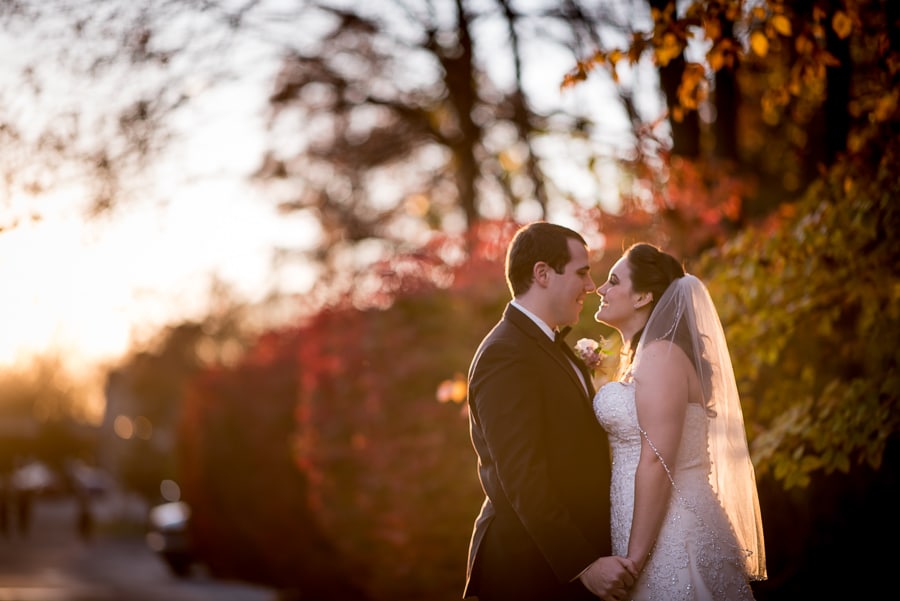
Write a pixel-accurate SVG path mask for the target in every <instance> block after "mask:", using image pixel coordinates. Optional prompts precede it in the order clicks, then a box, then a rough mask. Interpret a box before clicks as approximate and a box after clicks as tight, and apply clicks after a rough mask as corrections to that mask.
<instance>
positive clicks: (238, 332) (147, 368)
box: [101, 289, 252, 502]
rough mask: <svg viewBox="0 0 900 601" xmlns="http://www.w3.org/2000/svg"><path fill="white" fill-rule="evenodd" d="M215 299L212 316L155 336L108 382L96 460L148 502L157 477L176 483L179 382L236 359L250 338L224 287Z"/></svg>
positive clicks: (242, 312)
mask: <svg viewBox="0 0 900 601" xmlns="http://www.w3.org/2000/svg"><path fill="white" fill-rule="evenodd" d="M214 294H218V295H219V300H220V302H221V303H222V304H221V306H220V310H219V311H218V312H216V313H212V314H210V315H208V316H206V317H205V318H204V319H202V320H200V321H189V322H182V323H177V324H173V325H171V326H169V327H166V328H164V329H163V330H161V331H160V332H157V334H156V336H155V337H154V338H153V339H151V340H148V341H147V342H145V343H144V348H143V349H142V350H139V349H135V350H134V351H133V353H132V355H131V356H129V357H127V358H125V359H123V361H122V363H121V365H120V366H119V367H118V368H116V369H115V370H113V371H111V373H110V375H109V377H108V383H107V393H106V414H105V417H104V425H103V437H102V441H101V446H102V448H103V451H102V453H103V461H104V463H105V464H106V467H108V468H109V469H110V470H111V471H113V472H114V473H115V475H116V476H117V477H118V478H119V479H120V481H121V482H122V484H123V485H124V487H125V488H127V489H128V490H131V491H134V492H136V493H138V494H140V495H141V496H143V497H144V498H145V499H147V500H148V501H149V502H158V501H160V500H162V497H161V493H160V483H161V481H162V480H163V479H172V480H175V481H176V482H177V481H178V480H179V479H180V466H179V464H178V460H177V457H176V446H177V440H176V434H177V430H178V427H179V424H180V422H181V413H182V410H183V400H184V390H185V386H186V383H187V382H188V381H189V380H190V379H191V378H192V377H194V376H195V375H196V374H197V373H198V372H200V371H201V370H202V369H204V368H206V367H207V366H211V365H218V366H227V365H231V364H233V363H235V362H237V361H238V360H240V358H241V356H242V355H243V353H244V351H245V349H246V346H247V344H248V341H249V340H250V339H251V333H250V331H249V330H248V327H249V326H248V324H249V323H251V322H252V320H251V319H249V318H248V315H247V314H248V310H247V308H246V307H244V306H242V305H239V304H230V305H229V304H228V301H227V295H228V292H227V290H225V289H220V290H219V291H218V292H217V293H214ZM223 295H224V296H223Z"/></svg>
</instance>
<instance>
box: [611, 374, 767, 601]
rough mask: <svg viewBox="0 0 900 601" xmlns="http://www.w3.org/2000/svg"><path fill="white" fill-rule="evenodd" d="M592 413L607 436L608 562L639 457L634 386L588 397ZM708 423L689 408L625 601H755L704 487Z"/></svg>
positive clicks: (619, 541)
mask: <svg viewBox="0 0 900 601" xmlns="http://www.w3.org/2000/svg"><path fill="white" fill-rule="evenodd" d="M594 412H595V414H596V415H597V419H598V420H599V421H600V423H601V424H602V425H603V428H604V429H605V430H606V431H607V432H608V434H609V441H610V446H611V448H612V486H611V490H610V501H611V503H612V518H611V521H612V547H613V554H615V555H620V556H624V555H626V553H627V551H628V536H629V532H630V530H631V519H632V511H633V509H634V474H635V471H636V469H637V464H638V459H639V457H640V452H641V432H640V430H639V429H638V421H637V413H636V409H635V403H634V384H633V383H630V382H629V383H623V382H610V383H608V384H606V385H604V386H603V387H602V388H601V389H600V390H599V391H598V392H597V395H596V396H595V397H594ZM709 419H710V418H708V417H707V415H706V411H705V409H704V408H703V407H702V406H700V405H698V404H696V403H691V404H689V405H688V409H687V414H686V416H685V423H684V431H683V435H682V439H681V444H680V446H679V449H678V459H677V464H676V465H675V466H667V468H668V470H669V474H670V476H671V479H672V481H673V490H672V495H671V497H670V500H669V507H668V509H667V513H666V517H665V520H664V523H663V526H662V528H661V530H660V532H659V536H658V538H657V540H656V545H655V546H654V548H653V552H652V553H651V555H650V559H649V560H648V561H647V563H646V565H645V566H644V570H643V571H642V572H641V574H640V577H639V578H638V580H637V582H636V583H635V585H634V587H633V588H632V590H631V596H629V597H628V598H629V599H633V600H635V601H639V600H648V601H649V600H658V601H677V600H685V601H687V600H691V601H701V600H703V601H706V600H721V601H740V600H744V599H753V593H752V591H751V589H750V587H749V585H748V582H747V579H746V578H745V576H744V573H743V570H742V568H741V566H742V564H743V559H742V557H741V552H740V550H739V549H738V545H737V543H736V542H735V537H734V534H733V530H732V529H731V527H730V526H729V523H728V521H727V519H726V516H725V513H724V511H723V509H722V506H721V505H720V504H719V502H718V500H717V498H716V496H715V493H714V492H713V489H712V487H711V485H710V482H709V473H710V462H709V453H708V452H707V428H708V426H709V424H708V421H709ZM713 419H714V418H713ZM651 442H652V441H651Z"/></svg>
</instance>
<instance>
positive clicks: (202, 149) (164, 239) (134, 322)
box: [0, 31, 627, 366]
mask: <svg viewBox="0 0 900 601" xmlns="http://www.w3.org/2000/svg"><path fill="white" fill-rule="evenodd" d="M17 35H18V36H20V37H21V36H23V35H28V34H27V31H22V32H18V33H10V32H0V51H4V53H5V54H6V52H5V51H6V50H9V49H12V48H16V47H21V45H22V40H21V39H17V37H16V36H17ZM248 56H252V54H249V55H248ZM541 60H542V62H541V64H542V67H541V68H539V69H537V70H534V69H533V70H530V71H529V72H528V73H527V81H526V84H527V87H529V88H530V89H531V90H532V91H533V98H532V101H533V102H536V103H537V105H538V106H537V108H538V109H540V110H551V109H552V108H555V107H565V108H569V109H573V108H574V109H576V110H589V111H596V112H597V113H598V115H599V118H601V119H606V120H607V121H609V122H611V123H615V122H616V120H617V119H618V118H620V117H619V116H618V115H616V114H612V113H611V111H610V110H609V107H615V106H616V103H615V101H614V100H613V99H612V98H610V97H609V94H611V93H612V92H611V89H610V88H609V87H604V86H603V84H602V83H598V82H594V81H589V82H587V83H585V84H584V85H581V86H578V87H577V88H576V89H574V90H567V91H560V89H559V83H560V82H561V81H562V77H563V75H564V74H565V72H566V71H568V70H569V69H570V68H571V66H572V63H571V57H568V56H563V55H560V56H554V55H552V53H545V54H544V55H542V57H541ZM6 64H7V67H5V69H6V70H7V72H6V73H4V72H3V70H2V69H0V80H2V78H4V77H10V76H12V75H14V69H15V68H16V67H17V65H15V63H6ZM275 67H276V65H275V64H272V65H270V66H269V67H268V68H266V67H265V65H261V64H254V65H253V68H252V69H249V68H248V73H247V75H248V76H247V78H246V79H244V80H243V81H237V82H235V83H233V84H231V85H230V86H227V87H224V88H222V89H220V90H218V91H216V92H215V93H213V94H208V95H205V96H204V97H203V99H202V101H200V102H196V103H194V105H192V108H191V110H190V111H188V112H186V113H185V114H183V115H182V116H181V120H180V127H181V131H182V133H183V134H184V136H185V137H184V139H183V140H181V141H180V142H179V143H178V144H176V145H175V146H174V147H173V148H172V149H171V151H170V153H169V154H168V155H167V156H166V157H165V158H164V160H163V161H162V162H161V164H160V165H159V166H158V167H157V168H156V171H154V172H153V174H152V180H153V181H154V185H155V187H156V188H157V190H155V191H154V192H155V193H154V197H155V198H156V199H158V198H165V199H166V200H167V202H166V204H164V205H162V204H159V202H158V201H153V200H151V201H146V202H129V203H127V204H123V205H122V206H120V207H119V208H118V209H117V210H116V211H114V212H113V213H111V214H110V215H106V216H102V217H100V218H98V219H93V220H87V219H85V216H84V214H83V211H82V210H81V209H82V203H80V202H79V198H78V193H77V191H70V190H66V189H65V188H60V189H57V190H56V191H55V192H54V193H53V196H52V197H50V198H47V197H42V198H40V199H38V200H39V203H37V202H35V199H29V198H27V197H22V196H19V197H16V198H10V199H7V201H8V204H7V205H6V206H3V205H0V216H2V217H3V221H2V222H0V225H3V226H6V225H8V223H9V221H10V219H11V215H12V214H13V213H16V212H18V214H20V215H27V214H28V213H29V211H28V207H29V206H31V205H29V203H31V204H32V205H33V206H39V207H40V217H41V219H40V220H38V221H29V220H27V219H26V220H22V221H21V222H20V223H19V224H18V225H17V226H16V227H13V228H8V229H4V231H2V232H0V285H2V291H3V292H2V294H0V333H2V335H0V366H3V365H11V364H15V363H16V362H21V361H23V360H26V359H28V358H29V357H30V356H32V355H34V354H40V353H43V352H47V351H53V352H58V353H60V354H62V355H64V356H66V357H67V358H68V359H71V360H73V361H81V362H85V363H96V362H105V361H109V360H112V359H115V358H116V357H117V356H119V355H120V354H121V353H123V352H124V351H125V350H126V349H128V347H129V346H130V344H131V342H132V339H133V337H134V336H136V337H137V338H138V339H140V338H141V337H142V336H144V335H146V333H147V332H148V331H155V330H156V329H158V328H159V327H160V326H162V325H165V324H167V323H171V322H173V321H177V320H179V319H183V318H190V317H195V316H197V317H198V316H201V315H203V313H204V311H205V309H206V306H207V304H206V302H207V296H206V295H207V291H208V289H209V286H210V282H211V278H212V277H213V276H214V275H215V276H216V277H218V278H219V279H221V280H223V281H225V282H226V283H228V284H230V285H232V286H233V288H234V291H235V292H236V293H237V294H239V295H241V296H242V297H244V298H245V299H246V300H248V301H251V302H252V301H254V300H259V299H260V298H262V297H263V296H265V295H266V294H267V293H268V292H270V291H272V290H274V289H279V290H282V291H285V292H290V293H295V292H302V291H303V290H305V289H307V288H308V287H309V286H310V285H311V284H312V275H311V272H309V271H304V270H302V269H294V270H292V271H290V272H279V273H277V274H275V273H273V272H272V270H271V265H270V256H271V252H272V250H273V248H275V247H277V246H285V245H291V246H297V245H303V244H307V245H311V244H314V243H315V239H314V238H312V237H311V234H310V232H311V230H310V229H309V228H307V227H305V226H304V224H303V223H301V222H300V221H298V220H297V219H292V218H289V217H286V216H284V215H279V214H277V213H276V211H275V209H274V207H273V206H272V203H270V202H267V200H266V199H265V198H264V197H262V196H261V194H260V191H259V190H254V189H253V188H251V187H250V185H249V184H248V182H247V181H246V177H247V175H248V174H249V173H250V172H252V171H253V170H254V169H255V168H256V167H257V166H258V161H259V159H260V156H261V153H262V150H261V149H262V147H263V136H264V135H265V133H264V130H263V121H262V115H263V111H264V109H265V98H266V95H267V92H268V89H269V86H270V85H271V81H272V74H273V73H274V69H275ZM490 70H491V71H492V76H493V77H495V78H497V79H498V80H502V79H503V78H508V77H509V73H508V68H507V67H504V66H502V65H496V66H493V67H491V68H490ZM7 81H8V80H7ZM0 83H2V81H0ZM55 85H57V86H62V89H61V91H60V93H59V95H58V97H60V98H68V97H79V95H82V96H84V95H85V94H90V93H91V92H90V91H87V92H85V90H84V89H83V88H80V87H79V86H80V84H79V83H78V82H68V83H67V82H66V80H65V78H60V79H59V80H58V81H55ZM67 86H68V87H67ZM80 100H81V101H82V103H83V104H85V105H86V106H99V107H102V106H103V104H102V103H103V102H104V101H105V100H106V99H105V98H104V97H102V96H101V95H97V96H96V97H90V96H87V97H85V98H80ZM36 114H37V113H36ZM624 129H627V128H625V127H622V128H621V129H620V130H619V131H622V130H624ZM602 134H603V135H604V136H609V137H611V138H614V137H615V136H616V135H619V133H618V132H617V131H616V128H615V127H611V128H610V129H609V130H607V131H604V132H602ZM565 150H566V152H560V153H554V152H552V151H551V152H548V153H547V155H548V157H550V158H548V160H547V164H546V165H545V169H547V171H548V172H550V173H552V174H554V175H555V176H556V178H557V179H558V181H560V182H564V183H565V184H567V185H572V186H584V187H585V188H584V190H583V193H584V194H585V196H586V197H589V198H593V199H595V200H596V199H597V198H598V196H602V195H603V194H604V192H603V191H597V190H593V189H591V188H590V183H589V182H587V181H581V180H580V179H579V177H583V176H580V175H579V174H578V173H577V170H576V169H575V168H574V165H573V161H572V158H571V157H572V156H573V155H578V153H579V152H580V151H579V149H578V148H575V147H569V148H566V149H565ZM585 152H587V149H585ZM556 154H558V155H559V157H560V158H558V159H555V156H556ZM580 158H586V157H580ZM579 160H580V159H579ZM605 194H606V195H607V198H606V199H605V200H606V201H607V202H614V201H615V199H614V198H611V197H609V194H610V191H605ZM2 212H5V213H6V214H3V213H2ZM562 219H564V217H562Z"/></svg>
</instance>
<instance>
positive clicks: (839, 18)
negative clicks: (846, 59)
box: [831, 10, 853, 40]
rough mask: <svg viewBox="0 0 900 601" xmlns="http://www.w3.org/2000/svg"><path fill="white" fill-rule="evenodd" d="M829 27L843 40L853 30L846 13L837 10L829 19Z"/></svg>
mask: <svg viewBox="0 0 900 601" xmlns="http://www.w3.org/2000/svg"><path fill="white" fill-rule="evenodd" d="M831 28H832V29H834V32H835V33H836V34H837V35H838V37H839V38H841V39H842V40H845V39H847V37H848V36H849V35H850V34H851V33H852V32H853V21H851V20H850V17H849V16H847V13H845V12H844V11H842V10H839V11H837V12H836V13H834V17H833V18H832V19H831Z"/></svg>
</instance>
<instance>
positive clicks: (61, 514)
mask: <svg viewBox="0 0 900 601" xmlns="http://www.w3.org/2000/svg"><path fill="white" fill-rule="evenodd" d="M120 530H121V529H120ZM0 601H278V595H277V594H276V593H275V592H274V591H272V590H268V589H265V588H262V587H256V586H251V585H248V584H244V583H238V582H222V581H218V580H215V579H212V578H210V577H208V576H207V575H205V574H203V573H202V570H199V569H198V570H196V571H195V572H194V573H192V574H191V575H190V576H189V577H187V578H184V579H179V578H176V577H174V576H173V575H171V574H170V572H169V571H168V568H167V567H166V565H165V564H164V563H163V562H162V561H161V560H160V559H159V558H158V557H157V556H156V555H155V554H154V553H153V552H152V551H151V550H150V549H149V548H148V547H147V546H146V545H145V544H144V540H143V538H142V537H141V536H140V535H139V534H138V533H136V532H132V533H131V534H129V535H123V534H118V535H114V534H112V532H111V530H110V529H104V528H99V529H98V531H97V532H96V533H95V535H94V536H93V537H92V538H91V539H90V540H88V541H85V540H82V539H81V538H80V537H79V536H78V531H77V528H76V504H75V501H74V499H71V498H65V497H64V498H53V499H39V500H37V501H36V502H35V503H34V507H33V513H32V519H31V527H30V529H29V531H28V533H27V536H26V535H23V534H21V533H19V532H17V531H16V530H15V529H13V531H12V532H8V533H6V535H5V536H4V535H2V534H0Z"/></svg>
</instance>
